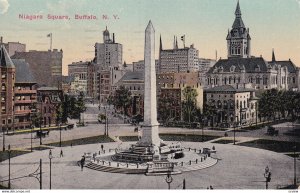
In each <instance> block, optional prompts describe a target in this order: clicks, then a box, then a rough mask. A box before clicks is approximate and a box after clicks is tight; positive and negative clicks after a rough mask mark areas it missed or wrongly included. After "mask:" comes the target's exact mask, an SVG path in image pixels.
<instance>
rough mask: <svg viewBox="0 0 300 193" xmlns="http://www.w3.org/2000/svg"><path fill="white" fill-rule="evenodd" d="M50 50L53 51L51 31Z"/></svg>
mask: <svg viewBox="0 0 300 193" xmlns="http://www.w3.org/2000/svg"><path fill="white" fill-rule="evenodd" d="M50 51H52V33H50Z"/></svg>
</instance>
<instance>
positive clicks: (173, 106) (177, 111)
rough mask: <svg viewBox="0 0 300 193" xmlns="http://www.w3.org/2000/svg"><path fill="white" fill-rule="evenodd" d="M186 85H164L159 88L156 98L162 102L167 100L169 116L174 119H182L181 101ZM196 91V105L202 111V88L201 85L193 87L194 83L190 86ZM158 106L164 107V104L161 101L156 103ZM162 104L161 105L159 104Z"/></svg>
mask: <svg viewBox="0 0 300 193" xmlns="http://www.w3.org/2000/svg"><path fill="white" fill-rule="evenodd" d="M186 87H187V85H186V86H181V87H177V86H176V87H165V88H161V92H160V95H159V98H158V101H162V102H163V103H165V102H168V103H170V105H169V106H168V108H169V118H172V119H174V120H183V110H182V103H183V101H184V100H185V98H184V89H185V88H186ZM191 88H193V89H194V90H195V91H196V93H197V97H196V107H197V108H199V109H200V111H201V112H203V89H202V87H200V86H199V87H195V85H193V86H191ZM158 104H159V108H165V104H162V103H161V102H159V103H158ZM160 105H163V106H160Z"/></svg>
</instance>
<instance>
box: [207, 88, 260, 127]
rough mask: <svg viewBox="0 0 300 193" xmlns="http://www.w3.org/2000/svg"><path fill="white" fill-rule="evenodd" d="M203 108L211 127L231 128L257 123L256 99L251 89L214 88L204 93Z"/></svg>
mask: <svg viewBox="0 0 300 193" xmlns="http://www.w3.org/2000/svg"><path fill="white" fill-rule="evenodd" d="M204 93H205V94H204V101H205V108H204V111H206V112H207V111H210V116H208V117H207V118H208V120H209V122H210V125H211V126H221V127H222V126H223V127H230V126H231V127H233V126H234V125H235V126H241V125H252V124H255V123H256V122H257V98H256V97H255V92H254V90H253V89H244V88H235V87H233V86H230V85H224V86H216V87H213V88H209V89H205V91H204Z"/></svg>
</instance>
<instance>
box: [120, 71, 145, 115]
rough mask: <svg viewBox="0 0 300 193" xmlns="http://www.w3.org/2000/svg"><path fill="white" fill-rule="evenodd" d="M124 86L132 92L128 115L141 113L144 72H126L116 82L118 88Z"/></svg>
mask: <svg viewBox="0 0 300 193" xmlns="http://www.w3.org/2000/svg"><path fill="white" fill-rule="evenodd" d="M120 86H124V87H125V88H127V89H129V90H130V92H131V94H132V100H133V101H132V106H131V108H129V109H128V114H129V115H137V114H140V115H143V113H144V106H143V105H144V103H143V100H144V73H143V72H140V71H138V72H127V73H126V74H125V75H124V76H123V77H122V78H121V79H120V80H119V81H118V82H117V83H116V84H115V87H116V88H118V87H120Z"/></svg>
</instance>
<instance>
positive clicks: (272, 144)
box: [239, 139, 300, 152]
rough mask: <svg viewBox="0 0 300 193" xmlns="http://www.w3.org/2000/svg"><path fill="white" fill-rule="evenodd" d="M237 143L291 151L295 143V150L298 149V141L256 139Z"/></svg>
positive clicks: (278, 150) (277, 150)
mask: <svg viewBox="0 0 300 193" xmlns="http://www.w3.org/2000/svg"><path fill="white" fill-rule="evenodd" d="M239 145H242V146H248V147H255V148H260V149H266V150H270V151H275V152H293V151H294V149H293V147H294V146H295V145H296V146H297V149H296V152H299V151H300V143H294V142H288V141H275V140H266V139H258V140H254V141H249V142H245V143H240V144H239Z"/></svg>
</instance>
